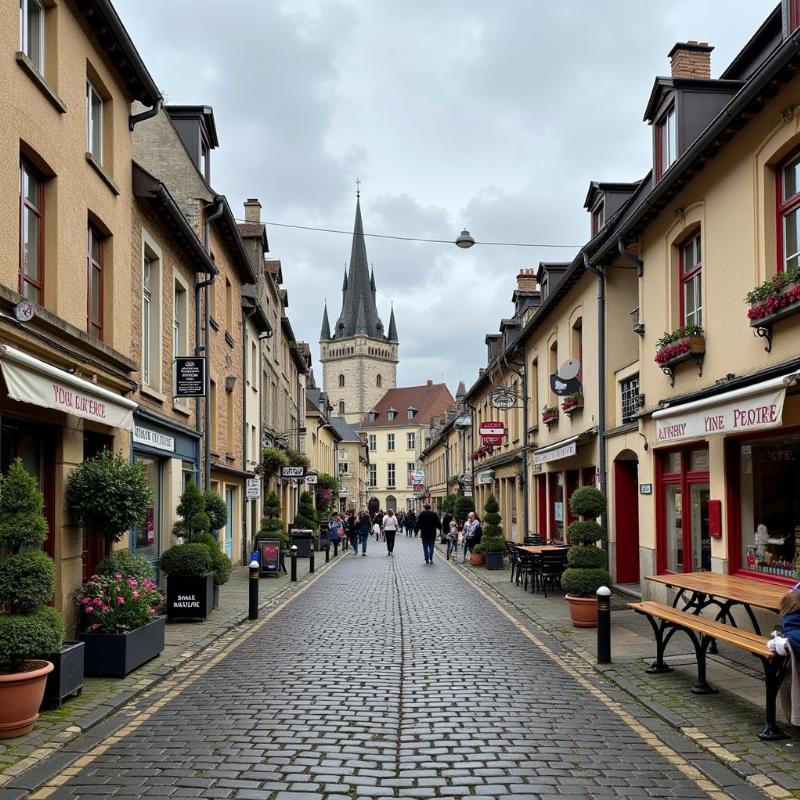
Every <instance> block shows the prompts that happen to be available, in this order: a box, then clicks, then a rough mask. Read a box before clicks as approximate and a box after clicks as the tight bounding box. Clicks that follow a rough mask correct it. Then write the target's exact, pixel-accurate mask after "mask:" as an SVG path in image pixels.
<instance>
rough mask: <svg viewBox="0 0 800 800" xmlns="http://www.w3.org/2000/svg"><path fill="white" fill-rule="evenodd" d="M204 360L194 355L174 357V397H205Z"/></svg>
mask: <svg viewBox="0 0 800 800" xmlns="http://www.w3.org/2000/svg"><path fill="white" fill-rule="evenodd" d="M205 395H206V360H205V358H196V357H194V356H178V357H177V358H176V359H175V397H205Z"/></svg>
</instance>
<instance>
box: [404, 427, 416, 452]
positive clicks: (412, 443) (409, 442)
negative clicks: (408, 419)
mask: <svg viewBox="0 0 800 800" xmlns="http://www.w3.org/2000/svg"><path fill="white" fill-rule="evenodd" d="M416 447H417V434H416V433H414V432H413V431H412V432H411V433H407V434H406V450H414V449H416Z"/></svg>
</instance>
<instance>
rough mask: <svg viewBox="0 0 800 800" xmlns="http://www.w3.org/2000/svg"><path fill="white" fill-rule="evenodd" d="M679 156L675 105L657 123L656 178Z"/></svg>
mask: <svg viewBox="0 0 800 800" xmlns="http://www.w3.org/2000/svg"><path fill="white" fill-rule="evenodd" d="M677 158H678V139H677V134H676V131H675V106H672V108H670V109H669V110H668V111H667V112H666V114H664V116H663V117H661V119H659V120H658V122H657V123H656V159H655V162H656V178H660V177H661V176H662V175H663V174H664V173H665V172H666V171H667V170H668V169H669V168H670V166H672V164H673V163H674V162H675V161H676V160H677Z"/></svg>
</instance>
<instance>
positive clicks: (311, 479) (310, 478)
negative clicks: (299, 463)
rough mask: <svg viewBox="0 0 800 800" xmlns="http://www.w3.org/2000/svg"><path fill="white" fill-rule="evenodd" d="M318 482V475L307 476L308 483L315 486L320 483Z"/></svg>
mask: <svg viewBox="0 0 800 800" xmlns="http://www.w3.org/2000/svg"><path fill="white" fill-rule="evenodd" d="M318 482H319V476H318V475H306V483H308V484H313V483H318Z"/></svg>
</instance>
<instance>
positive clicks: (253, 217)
mask: <svg viewBox="0 0 800 800" xmlns="http://www.w3.org/2000/svg"><path fill="white" fill-rule="evenodd" d="M244 221H245V222H261V203H259V202H258V198H257V197H248V198H247V200H245V201H244Z"/></svg>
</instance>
